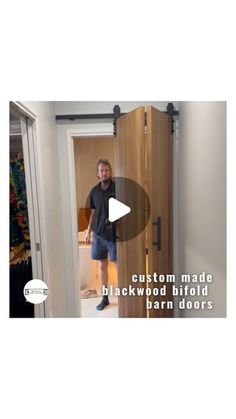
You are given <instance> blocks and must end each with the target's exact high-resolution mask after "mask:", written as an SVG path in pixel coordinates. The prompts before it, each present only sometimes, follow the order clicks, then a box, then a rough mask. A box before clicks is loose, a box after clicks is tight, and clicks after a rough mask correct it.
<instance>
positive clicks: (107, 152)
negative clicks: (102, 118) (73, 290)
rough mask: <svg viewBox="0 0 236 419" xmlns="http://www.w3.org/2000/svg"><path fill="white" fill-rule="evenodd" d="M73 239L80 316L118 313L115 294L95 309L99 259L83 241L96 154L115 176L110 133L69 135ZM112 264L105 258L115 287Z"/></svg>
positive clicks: (109, 275)
mask: <svg viewBox="0 0 236 419" xmlns="http://www.w3.org/2000/svg"><path fill="white" fill-rule="evenodd" d="M73 149H74V167H75V188H76V213H77V243H78V276H77V278H78V289H79V291H80V297H81V316H82V317H118V297H117V296H112V297H110V298H109V300H110V304H109V306H108V307H107V308H106V310H103V311H98V310H96V305H97V304H99V302H100V300H101V285H100V262H99V261H97V260H93V259H91V248H92V244H91V243H86V242H85V236H86V231H87V228H88V221H89V218H90V215H91V209H90V205H89V193H90V191H91V189H92V188H93V187H94V186H95V185H96V184H98V179H97V177H96V163H97V161H98V160H99V159H100V158H103V159H107V160H108V161H109V162H110V164H111V167H112V174H113V176H115V175H116V174H115V152H114V137H113V136H111V135H101V136H85V137H83V136H78V137H74V138H73ZM115 265H116V264H114V263H113V262H111V261H109V260H108V281H109V285H112V286H113V287H117V269H116V266H115Z"/></svg>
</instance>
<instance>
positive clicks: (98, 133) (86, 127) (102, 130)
mask: <svg viewBox="0 0 236 419" xmlns="http://www.w3.org/2000/svg"><path fill="white" fill-rule="evenodd" d="M105 136H107V137H110V136H113V124H112V123H98V124H81V126H77V127H76V128H69V129H67V130H66V140H67V141H66V143H67V158H68V169H69V170H68V177H69V195H70V203H69V205H70V217H71V228H72V231H71V234H72V248H73V255H72V258H73V277H74V287H75V292H76V295H77V296H78V298H77V299H76V301H77V305H78V307H77V310H76V311H77V313H78V317H81V301H80V286H79V285H80V278H78V269H79V267H78V235H77V230H78V226H77V200H76V180H75V161H74V139H75V138H79V137H105Z"/></svg>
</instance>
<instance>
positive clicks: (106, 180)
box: [102, 178, 111, 185]
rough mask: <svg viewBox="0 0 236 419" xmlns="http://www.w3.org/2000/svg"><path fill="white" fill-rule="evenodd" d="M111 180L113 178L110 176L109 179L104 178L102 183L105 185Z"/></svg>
mask: <svg viewBox="0 0 236 419" xmlns="http://www.w3.org/2000/svg"><path fill="white" fill-rule="evenodd" d="M110 181H111V178H108V179H102V183H103V185H108V184H109V183H110Z"/></svg>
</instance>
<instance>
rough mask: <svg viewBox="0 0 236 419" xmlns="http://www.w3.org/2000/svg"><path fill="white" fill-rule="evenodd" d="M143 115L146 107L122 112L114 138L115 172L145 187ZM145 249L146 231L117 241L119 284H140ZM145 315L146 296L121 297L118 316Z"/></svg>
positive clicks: (122, 195)
mask: <svg viewBox="0 0 236 419" xmlns="http://www.w3.org/2000/svg"><path fill="white" fill-rule="evenodd" d="M144 118H145V108H144V107H141V108H138V109H135V110H134V111H132V112H129V113H128V114H126V115H123V116H122V117H120V118H119V119H118V120H117V136H116V137H115V138H114V143H115V165H116V171H115V173H116V176H118V177H126V178H128V179H131V180H133V181H135V182H137V183H138V184H139V185H140V186H141V187H143V188H144V187H145V176H144V174H145V159H144V155H145V138H144ZM121 189H122V187H121ZM125 194H126V191H125V186H124V188H123V190H120V191H117V193H116V198H117V199H118V200H121V201H122V202H124V203H125ZM118 236H119V226H118ZM145 249H146V235H145V231H143V232H142V233H140V234H139V235H138V236H137V237H135V238H133V239H131V240H127V241H123V242H119V241H118V242H117V251H118V266H117V269H118V286H119V287H120V288H122V287H128V286H129V285H132V286H134V287H137V286H138V287H140V286H141V285H140V284H135V283H132V281H131V276H132V274H134V273H145V272H146V256H145ZM143 286H144V287H145V285H143ZM146 315H147V312H146V298H145V296H143V297H136V296H135V297H134V296H122V297H119V317H146Z"/></svg>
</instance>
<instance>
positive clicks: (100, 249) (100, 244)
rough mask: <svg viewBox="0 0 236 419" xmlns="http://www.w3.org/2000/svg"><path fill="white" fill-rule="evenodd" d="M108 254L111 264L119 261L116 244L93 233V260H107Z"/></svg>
mask: <svg viewBox="0 0 236 419" xmlns="http://www.w3.org/2000/svg"><path fill="white" fill-rule="evenodd" d="M108 254H109V259H110V261H111V262H116V261H117V256H116V242H112V241H110V240H105V239H103V238H102V237H100V236H97V234H95V233H93V242H92V250H91V258H92V259H95V260H104V259H107V257H108Z"/></svg>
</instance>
